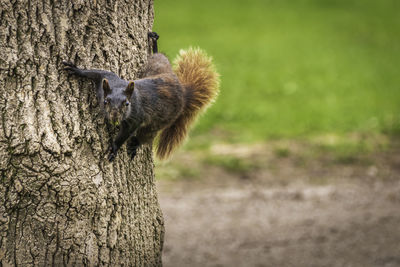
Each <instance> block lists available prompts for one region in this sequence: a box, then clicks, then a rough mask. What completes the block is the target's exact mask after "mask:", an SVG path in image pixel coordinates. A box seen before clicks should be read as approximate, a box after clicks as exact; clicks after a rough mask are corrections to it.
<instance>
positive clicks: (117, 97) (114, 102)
mask: <svg viewBox="0 0 400 267" xmlns="http://www.w3.org/2000/svg"><path fill="white" fill-rule="evenodd" d="M134 86H135V84H134V82H130V83H129V84H128V86H127V87H126V88H113V89H111V88H110V84H109V83H108V80H107V79H103V90H104V110H105V113H106V117H107V119H108V120H109V121H111V123H112V124H113V125H114V126H118V125H119V124H120V123H121V121H123V120H124V119H125V118H126V116H128V114H129V113H130V110H131V96H132V93H133V90H134Z"/></svg>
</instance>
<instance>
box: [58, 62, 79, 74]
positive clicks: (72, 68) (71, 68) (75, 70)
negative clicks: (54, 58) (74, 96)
mask: <svg viewBox="0 0 400 267" xmlns="http://www.w3.org/2000/svg"><path fill="white" fill-rule="evenodd" d="M62 64H63V65H64V66H66V67H65V68H64V70H66V71H71V72H72V73H76V74H78V72H79V69H78V67H77V66H75V64H73V63H71V62H66V61H63V62H62Z"/></svg>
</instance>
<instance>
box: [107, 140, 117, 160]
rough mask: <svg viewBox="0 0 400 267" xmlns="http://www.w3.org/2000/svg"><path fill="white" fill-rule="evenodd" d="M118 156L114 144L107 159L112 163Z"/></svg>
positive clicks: (109, 149)
mask: <svg viewBox="0 0 400 267" xmlns="http://www.w3.org/2000/svg"><path fill="white" fill-rule="evenodd" d="M116 156H117V146H116V145H115V144H114V143H112V144H111V145H110V147H109V148H108V157H107V159H108V161H109V162H112V161H113V160H114V159H115V157H116Z"/></svg>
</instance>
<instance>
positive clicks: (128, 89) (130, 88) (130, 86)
mask: <svg viewBox="0 0 400 267" xmlns="http://www.w3.org/2000/svg"><path fill="white" fill-rule="evenodd" d="M134 89H135V83H134V82H129V84H128V86H127V87H126V89H125V95H126V97H127V98H128V99H130V98H131V96H132V93H133V90H134Z"/></svg>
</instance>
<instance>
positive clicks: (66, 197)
mask: <svg viewBox="0 0 400 267" xmlns="http://www.w3.org/2000/svg"><path fill="white" fill-rule="evenodd" d="M152 23H153V1H152V0H126V1H119V0H91V1H83V0H73V1H61V0H44V1H39V0H18V1H16V0H12V1H11V0H1V2H0V108H1V113H0V114H1V121H0V174H1V183H0V229H1V236H0V262H1V264H0V265H1V266H9V265H15V266H17V265H20V266H30V265H39V266H48V265H55V266H60V265H61V266H62V265H66V266H71V265H72V266H73V265H75V266H82V265H83V266H86V265H88V266H104V265H107V266H155V265H161V250H162V243H163V233H164V227H163V218H162V214H161V210H160V207H159V204H158V200H157V192H156V189H155V183H154V172H153V167H154V164H153V160H152V151H151V147H144V148H142V149H141V150H139V151H138V154H137V156H136V158H135V160H133V161H132V160H130V158H129V157H128V155H127V154H126V149H125V148H123V149H122V150H121V151H120V152H119V153H118V156H117V158H116V160H115V161H114V162H113V163H112V164H111V163H109V162H108V161H107V160H106V152H107V151H106V150H107V147H108V139H109V133H108V132H107V131H106V127H105V124H104V119H103V117H102V115H101V112H100V110H99V107H98V103H97V100H96V97H95V90H94V87H93V85H92V84H91V83H90V82H89V81H88V80H83V79H79V78H77V77H73V76H71V77H69V76H68V75H67V73H66V72H65V71H62V64H61V62H62V61H63V60H67V61H72V62H74V63H76V64H77V65H78V66H80V67H83V68H97V69H105V70H110V71H113V72H115V73H117V74H119V75H120V76H121V77H123V78H125V79H134V78H135V76H136V75H137V74H138V72H139V69H140V68H141V67H142V66H143V64H144V63H145V62H146V60H147V53H148V48H147V47H148V44H147V32H148V31H150V30H151V28H152ZM136 78H137V77H136Z"/></svg>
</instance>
